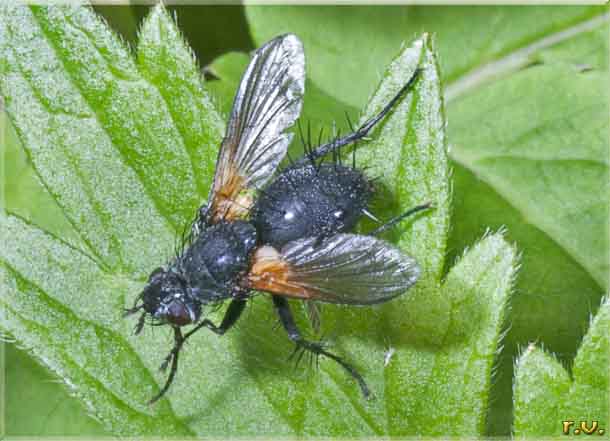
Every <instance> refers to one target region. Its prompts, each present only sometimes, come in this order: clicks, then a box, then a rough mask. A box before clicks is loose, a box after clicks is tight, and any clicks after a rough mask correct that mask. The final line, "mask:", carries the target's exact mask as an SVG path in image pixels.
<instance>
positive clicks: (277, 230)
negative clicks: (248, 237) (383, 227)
mask: <svg viewBox="0 0 610 441" xmlns="http://www.w3.org/2000/svg"><path fill="white" fill-rule="evenodd" d="M371 194H372V186H371V184H370V183H369V181H368V180H367V178H366V177H365V176H364V175H363V174H362V173H361V172H360V171H359V170H356V169H353V168H351V167H345V166H342V165H339V164H335V163H323V164H321V165H320V166H318V167H315V166H313V165H309V164H308V165H304V166H301V167H291V168H288V169H286V170H285V171H283V172H282V173H281V174H280V175H279V176H278V177H277V178H276V179H275V180H274V181H273V182H272V183H271V184H270V185H269V186H268V187H267V188H266V189H265V190H264V192H262V194H261V195H260V197H259V198H258V200H257V201H256V203H255V204H254V207H253V208H252V217H251V222H252V223H253V224H254V226H255V227H256V229H257V231H258V233H259V241H260V242H261V243H264V244H270V245H272V246H274V247H276V248H280V247H282V246H283V245H284V244H286V243H288V242H291V241H293V240H297V239H300V238H303V237H327V236H330V235H333V234H335V233H338V232H342V231H348V230H350V229H351V228H353V227H354V226H355V225H356V223H357V222H358V219H359V218H360V215H361V214H362V210H363V209H366V207H367V205H368V202H369V200H370V197H371Z"/></svg>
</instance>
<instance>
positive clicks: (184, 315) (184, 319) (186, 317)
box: [165, 299, 193, 326]
mask: <svg viewBox="0 0 610 441" xmlns="http://www.w3.org/2000/svg"><path fill="white" fill-rule="evenodd" d="M165 319H166V320H167V321H168V322H169V323H171V324H172V325H176V326H184V325H188V324H189V323H191V322H192V321H193V316H192V314H191V310H190V309H189V308H188V306H186V304H184V303H183V302H182V301H181V300H179V299H174V300H172V301H171V303H170V304H169V305H168V307H167V315H166V316H165Z"/></svg>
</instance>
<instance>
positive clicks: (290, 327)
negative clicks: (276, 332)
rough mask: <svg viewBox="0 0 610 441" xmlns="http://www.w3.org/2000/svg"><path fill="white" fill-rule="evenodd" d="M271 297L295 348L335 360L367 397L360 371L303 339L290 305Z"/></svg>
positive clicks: (368, 392)
mask: <svg viewBox="0 0 610 441" xmlns="http://www.w3.org/2000/svg"><path fill="white" fill-rule="evenodd" d="M271 298H272V299H273V304H274V306H275V309H276V310H277V313H278V315H279V317H280V321H281V322H282V325H283V326H284V329H285V330H286V332H287V333H288V338H290V340H292V341H293V342H294V343H295V344H296V345H297V349H298V348H303V349H304V350H307V351H310V352H312V353H313V354H315V355H324V356H325V357H328V358H330V359H332V360H334V361H335V362H337V363H338V364H339V365H340V366H341V367H342V368H343V369H345V370H346V371H347V372H348V373H349V374H350V375H351V376H352V378H354V379H355V380H356V381H357V382H358V385H359V386H360V390H362V395H364V398H368V397H369V396H370V394H371V392H370V390H369V388H368V386H367V385H366V382H365V381H364V378H362V375H360V373H359V372H358V371H357V370H356V369H355V368H354V367H353V366H352V365H350V364H349V363H347V362H346V361H345V360H343V359H342V358H341V357H338V356H337V355H335V354H333V353H331V352H328V351H326V350H325V349H324V348H323V347H322V345H320V344H319V343H314V342H310V341H308V340H305V339H304V338H303V336H302V335H301V332H300V331H299V328H297V325H296V323H295V322H294V318H293V317H292V312H291V311H290V306H289V305H288V302H287V301H286V299H285V298H284V297H280V296H271Z"/></svg>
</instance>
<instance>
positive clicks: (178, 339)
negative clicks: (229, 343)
mask: <svg viewBox="0 0 610 441" xmlns="http://www.w3.org/2000/svg"><path fill="white" fill-rule="evenodd" d="M245 306H246V300H245V299H234V300H232V301H231V303H230V304H229V307H228V308H227V312H225V315H224V317H223V319H222V322H221V323H220V325H219V326H216V325H215V324H214V323H212V321H211V320H208V319H205V320H203V321H202V322H201V323H199V324H198V325H197V326H196V327H195V328H193V329H192V330H191V331H189V332H187V333H186V334H184V335H182V331H180V328H179V327H177V326H174V327H173V330H174V347H173V348H172V350H171V351H170V353H169V354H168V356H167V357H165V360H164V361H163V364H161V370H162V371H164V370H165V369H167V365H168V364H169V363H170V361H171V363H172V367H171V369H170V371H169V375H168V377H167V381H166V382H165V385H164V386H163V387H162V388H161V390H160V391H159V393H158V394H157V395H155V396H154V397H153V398H152V399H151V400H150V401H149V402H148V404H153V403H154V402H156V401H158V400H159V398H161V397H162V396H163V395H165V393H166V392H167V390H168V389H169V387H170V385H171V384H172V382H173V381H174V377H175V376H176V371H177V370H178V356H179V355H180V351H181V350H182V346H183V345H184V342H185V341H186V339H187V338H189V337H190V336H191V335H193V334H194V333H195V332H197V331H199V330H200V329H201V328H203V327H206V328H208V329H210V330H211V331H213V332H215V333H216V334H218V335H223V334H224V333H225V332H227V331H228V330H229V329H230V328H231V327H232V326H233V325H234V324H235V322H237V320H238V319H239V316H240V315H241V313H242V312H243V311H244V308H245Z"/></svg>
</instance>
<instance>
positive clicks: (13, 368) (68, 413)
mask: <svg viewBox="0 0 610 441" xmlns="http://www.w3.org/2000/svg"><path fill="white" fill-rule="evenodd" d="M4 358H5V377H4V378H5V389H4V393H5V395H4V397H5V402H6V403H11V405H10V406H5V408H4V412H5V414H4V418H5V422H4V433H5V436H11V437H14V436H30V437H31V436H64V437H65V436H89V437H94V436H102V435H104V434H105V432H104V430H103V429H102V426H101V425H100V424H99V423H98V422H97V421H95V420H94V419H92V418H89V417H88V416H87V415H86V413H85V412H84V409H83V407H82V405H81V404H80V402H79V401H78V400H75V399H73V398H71V397H70V395H69V394H68V393H66V391H65V389H64V387H63V386H62V385H61V384H60V383H59V382H58V381H57V379H56V377H55V376H52V374H51V373H50V372H49V371H48V370H47V369H45V368H44V367H42V366H40V364H38V363H36V362H35V361H34V360H33V359H32V358H31V357H30V356H28V355H27V353H25V352H24V351H21V350H18V349H17V348H15V346H14V345H12V344H5V345H4ZM14 403H27V405H15V404H14ZM67 422H69V424H67Z"/></svg>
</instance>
